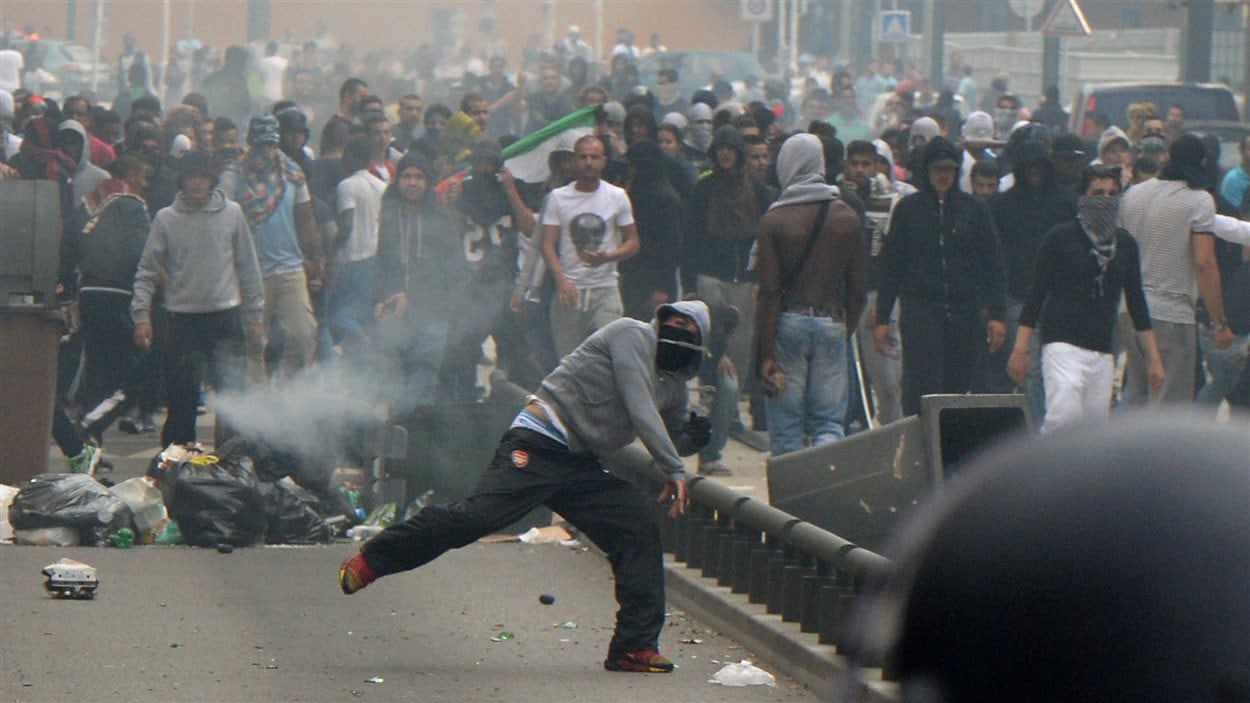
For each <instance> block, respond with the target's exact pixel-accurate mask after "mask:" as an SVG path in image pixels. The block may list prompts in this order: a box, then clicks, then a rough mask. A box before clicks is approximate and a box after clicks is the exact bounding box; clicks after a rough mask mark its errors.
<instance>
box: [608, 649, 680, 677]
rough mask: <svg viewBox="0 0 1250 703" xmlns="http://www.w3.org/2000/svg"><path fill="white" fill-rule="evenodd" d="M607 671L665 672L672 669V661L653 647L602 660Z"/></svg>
mask: <svg viewBox="0 0 1250 703" xmlns="http://www.w3.org/2000/svg"><path fill="white" fill-rule="evenodd" d="M603 668H605V669H607V670H608V671H640V672H643V673H646V674H667V673H669V672H671V671H672V670H673V662H672V661H670V660H669V658H668V657H666V656H664V655H663V654H660V653H659V652H658V651H656V650H654V649H640V650H638V651H636V652H626V653H625V654H622V655H621V656H619V657H617V658H616V659H608V660H607V661H605V662H603Z"/></svg>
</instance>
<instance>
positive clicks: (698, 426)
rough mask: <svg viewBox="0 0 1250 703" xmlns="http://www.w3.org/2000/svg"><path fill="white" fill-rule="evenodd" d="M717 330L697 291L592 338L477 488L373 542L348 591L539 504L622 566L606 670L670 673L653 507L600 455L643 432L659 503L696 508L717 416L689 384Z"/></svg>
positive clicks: (538, 398)
mask: <svg viewBox="0 0 1250 703" xmlns="http://www.w3.org/2000/svg"><path fill="white" fill-rule="evenodd" d="M710 329H711V322H710V319H709V315H708V308H707V306H706V305H705V304H704V303H702V302H699V301H687V302H680V303H673V304H671V305H661V306H660V307H659V308H658V309H657V310H656V318H655V320H653V321H652V322H651V323H650V324H648V323H645V322H640V321H638V320H633V319H630V318H622V319H619V320H616V321H614V322H612V323H610V324H608V325H606V326H605V327H603V328H602V329H600V330H599V331H597V332H595V333H594V334H592V335H591V336H590V337H589V338H587V339H586V341H585V342H583V343H582V344H581V345H580V346H578V347H577V348H576V349H575V350H573V352H572V353H571V354H569V355H568V356H566V357H564V360H563V361H561V362H560V365H559V366H558V367H557V368H556V370H555V371H553V372H551V374H550V375H548V376H547V378H546V379H544V380H543V382H542V385H541V387H540V388H539V389H538V393H537V394H536V395H532V396H530V398H529V402H528V403H527V404H526V406H525V408H524V409H522V410H521V412H520V413H519V414H518V415H517V417H516V419H515V420H513V422H512V427H511V428H510V429H509V430H508V431H507V432H506V433H505V434H504V435H503V438H502V439H501V440H500V442H499V447H498V449H496V450H495V457H494V459H493V460H492V461H491V464H490V467H489V468H488V469H487V471H486V475H485V476H483V478H482V480H481V482H480V483H479V484H478V486H477V490H476V491H475V493H474V494H473V495H472V496H471V497H469V498H467V499H465V500H464V501H463V502H460V503H443V504H438V505H432V506H429V507H427V508H425V509H424V510H422V511H421V512H419V513H417V514H416V515H415V516H413V517H412V518H411V519H409V520H408V521H406V522H404V523H401V524H398V525H392V526H391V527H388V528H387V529H386V530H384V531H383V532H382V533H381V534H379V535H377V536H376V537H374V538H373V539H371V540H369V541H368V542H366V543H365V544H364V546H363V547H362V548H361V550H360V553H359V554H355V555H353V556H351V557H349V558H348V559H347V560H346V561H344V562H343V564H342V566H340V567H339V586H340V587H341V588H342V589H343V592H344V593H346V594H352V593H355V592H356V591H359V590H360V589H362V588H364V587H365V586H368V585H369V584H370V583H371V582H373V581H374V580H375V579H377V578H379V577H382V576H386V575H389V574H394V573H398V572H400V571H408V570H411V569H415V568H417V567H419V566H422V565H424V564H426V563H428V562H430V561H433V560H434V559H435V558H437V557H438V556H440V555H441V554H443V553H444V552H446V551H447V550H449V549H454V548H457V547H463V546H465V545H468V544H471V543H473V542H474V541H475V540H477V539H478V538H480V537H482V536H484V535H487V534H490V533H491V532H493V531H495V530H499V529H501V528H503V527H505V526H507V525H510V524H512V523H513V522H515V521H516V520H517V519H519V518H520V517H522V516H523V515H525V514H526V513H528V512H529V511H530V510H532V509H533V508H535V507H536V506H538V505H540V504H541V505H545V506H547V507H548V508H550V509H552V510H553V511H555V512H557V513H559V514H561V515H563V516H564V517H565V518H567V519H568V520H569V522H571V523H572V524H573V525H574V526H576V527H577V528H578V529H579V530H581V531H582V532H583V533H585V534H586V536H588V537H589V538H590V539H591V540H592V541H594V543H595V544H596V545H598V546H599V547H600V548H601V549H603V551H604V552H605V553H606V554H607V555H608V559H609V561H611V563H612V572H613V574H614V575H615V577H616V598H617V602H618V603H619V604H620V610H618V611H617V616H616V631H615V634H614V635H613V637H612V641H611V643H610V644H609V645H608V655H607V659H605V660H604V662H603V666H604V668H606V669H608V670H609V671H636V672H652V673H662V672H669V671H672V670H673V663H672V662H671V661H670V660H669V659H668V658H666V657H664V656H663V655H661V654H660V652H659V650H658V647H659V636H660V630H662V629H663V627H664V603H665V601H664V564H663V557H662V551H661V545H660V530H659V525H658V524H657V520H656V517H655V513H654V511H652V510H651V509H650V508H649V507H648V506H647V501H646V499H645V498H644V497H643V495H642V494H641V493H640V492H639V491H638V489H637V488H635V487H634V486H633V485H632V484H630V483H628V482H626V481H624V480H623V479H620V478H617V477H616V476H613V475H612V474H609V473H607V472H606V471H604V469H603V463H602V461H601V459H600V457H603V456H606V455H608V454H610V453H612V452H614V451H616V450H618V449H620V448H622V447H624V446H625V445H626V444H629V443H630V442H632V441H633V440H634V438H635V437H636V436H637V437H639V438H641V440H642V443H643V445H644V446H646V447H647V450H648V451H649V452H650V453H651V456H652V457H653V458H654V459H655V461H656V463H657V464H659V465H660V466H661V467H662V468H663V469H664V470H665V471H666V472H667V473H668V481H667V483H666V484H665V486H664V490H663V491H662V492H661V494H660V502H661V503H665V502H668V501H671V505H670V507H669V510H668V514H669V516H670V517H674V518H675V517H678V516H680V515H681V514H683V513H684V512H685V510H686V480H685V473H684V468H683V466H682V462H681V459H680V457H681V456H689V455H691V454H694V453H695V452H697V451H699V449H701V448H702V447H703V446H704V445H706V444H707V442H708V439H709V437H710V429H709V425H708V421H707V419H706V418H702V417H699V416H697V415H695V414H694V413H690V414H689V416H687V413H686V404H687V391H686V382H687V381H688V380H690V379H691V378H693V377H694V375H695V374H696V373H697V372H698V370H699V366H700V364H701V363H702V361H703V355H704V348H703V346H702V344H703V340H704V339H706V338H707V336H708V333H709V330H710ZM623 389H630V392H629V393H625V392H623ZM590 399H593V401H591V400H590Z"/></svg>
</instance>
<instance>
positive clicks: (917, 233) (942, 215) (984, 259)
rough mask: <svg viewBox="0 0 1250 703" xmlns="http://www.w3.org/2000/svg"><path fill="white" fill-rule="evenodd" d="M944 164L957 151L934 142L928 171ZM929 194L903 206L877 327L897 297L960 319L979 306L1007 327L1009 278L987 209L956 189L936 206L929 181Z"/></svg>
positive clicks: (890, 240)
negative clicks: (935, 164) (939, 161)
mask: <svg viewBox="0 0 1250 703" xmlns="http://www.w3.org/2000/svg"><path fill="white" fill-rule="evenodd" d="M938 158H943V159H951V160H953V161H954V162H955V163H959V161H960V158H961V157H960V153H959V148H958V147H956V146H955V145H954V144H952V143H951V142H950V141H948V140H946V139H944V138H942V137H935V138H934V139H933V140H932V141H930V142H929V143H928V144H927V145H925V151H924V164H925V170H926V173H927V170H928V165H929V164H931V163H933V162H934V161H935V160H937V159H938ZM922 184H923V185H924V188H922V189H921V190H920V191H919V192H917V193H913V194H911V195H909V196H907V197H905V198H903V199H902V200H900V201H899V203H898V205H897V206H896V207H895V208H894V217H893V218H892V219H891V221H890V231H889V233H888V234H887V235H886V240H885V247H884V250H883V251H882V254H881V259H882V272H881V273H882V276H881V286H880V288H879V289H878V294H877V296H878V297H877V320H878V321H881V320H888V319H889V318H890V313H891V312H892V311H893V309H894V302H895V300H896V299H897V298H899V297H902V298H914V299H917V300H923V301H926V302H929V303H933V304H937V305H943V306H945V307H947V309H948V310H950V311H952V312H956V313H967V312H976V311H978V310H979V309H980V307H981V306H985V307H986V308H987V309H988V310H989V315H990V318H991V319H994V320H1002V319H1003V313H1004V308H1005V304H1006V301H1005V289H1006V275H1005V273H1004V271H1003V254H1002V247H1001V245H1000V244H999V241H998V232H997V231H995V229H994V219H993V217H992V216H991V215H990V211H989V208H988V207H987V206H986V204H985V203H983V202H981V200H980V199H978V198H976V197H974V196H973V195H971V194H969V193H965V192H963V191H962V190H960V189H959V186H958V184H956V185H955V186H953V187H952V188H951V190H950V191H949V192H947V194H946V201H945V202H942V201H940V200H938V195H937V191H935V190H933V186H932V185H931V184H930V182H929V179H928V177H927V176H926V178H924V180H923V181H922Z"/></svg>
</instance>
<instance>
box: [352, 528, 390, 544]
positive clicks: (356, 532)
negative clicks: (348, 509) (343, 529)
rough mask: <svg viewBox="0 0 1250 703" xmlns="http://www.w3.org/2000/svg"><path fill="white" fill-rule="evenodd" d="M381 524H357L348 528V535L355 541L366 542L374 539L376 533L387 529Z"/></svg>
mask: <svg viewBox="0 0 1250 703" xmlns="http://www.w3.org/2000/svg"><path fill="white" fill-rule="evenodd" d="M385 529H386V528H385V527H382V526H381V525H356V526H355V527H350V528H348V530H347V536H348V537H350V538H351V539H352V540H353V541H355V542H364V541H367V540H370V539H373V537H374V536H375V535H377V534H378V533H380V532H381V531H382V530H385Z"/></svg>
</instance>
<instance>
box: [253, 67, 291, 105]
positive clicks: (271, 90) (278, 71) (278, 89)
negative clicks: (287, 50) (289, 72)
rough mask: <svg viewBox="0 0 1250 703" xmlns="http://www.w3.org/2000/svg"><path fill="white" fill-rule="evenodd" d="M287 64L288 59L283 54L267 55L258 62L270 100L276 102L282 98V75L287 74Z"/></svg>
mask: <svg viewBox="0 0 1250 703" xmlns="http://www.w3.org/2000/svg"><path fill="white" fill-rule="evenodd" d="M286 65H287V60H286V59H284V58H282V57H281V56H266V57H265V58H263V59H261V60H260V61H257V62H256V70H257V71H258V72H259V73H260V82H261V85H262V86H263V87H264V90H265V99H267V100H269V101H270V102H275V103H276V102H278V101H279V100H281V99H282V77H283V76H284V75H286Z"/></svg>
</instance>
